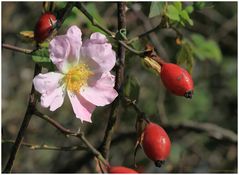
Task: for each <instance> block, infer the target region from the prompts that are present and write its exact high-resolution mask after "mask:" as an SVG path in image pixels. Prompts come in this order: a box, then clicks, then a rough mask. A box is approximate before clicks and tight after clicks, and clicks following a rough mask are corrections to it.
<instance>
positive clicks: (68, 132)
mask: <svg viewBox="0 0 239 175" xmlns="http://www.w3.org/2000/svg"><path fill="white" fill-rule="evenodd" d="M34 114H35V115H36V116H38V117H40V118H42V119H44V120H45V121H47V122H48V123H50V124H51V125H52V126H54V127H55V128H56V129H58V130H59V131H60V132H61V133H63V134H65V135H67V136H73V137H77V138H79V139H80V140H81V141H82V142H83V143H84V144H85V145H86V146H87V148H88V149H89V150H90V152H91V153H92V154H93V155H94V156H96V157H97V158H98V159H99V160H100V161H101V162H102V163H104V164H105V165H106V166H109V163H108V162H107V161H106V160H105V159H104V157H103V156H102V155H101V153H100V152H99V151H98V150H97V149H96V148H94V146H92V145H91V143H90V142H89V141H88V140H87V139H86V138H85V136H84V133H83V132H74V131H71V130H70V129H67V128H65V127H64V126H62V125H61V124H60V123H58V122H57V121H56V120H54V119H52V118H50V117H48V116H47V115H44V114H42V113H41V112H39V111H37V110H36V111H35V112H34Z"/></svg>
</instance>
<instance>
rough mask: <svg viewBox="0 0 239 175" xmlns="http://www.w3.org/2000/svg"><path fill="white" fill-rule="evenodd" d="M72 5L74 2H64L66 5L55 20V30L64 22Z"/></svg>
mask: <svg viewBox="0 0 239 175" xmlns="http://www.w3.org/2000/svg"><path fill="white" fill-rule="evenodd" d="M74 5H75V4H74V3H73V2H68V3H67V4H66V6H65V7H64V9H63V10H62V12H61V14H60V18H59V19H58V20H57V25H56V28H57V30H59V29H60V27H61V25H62V24H63V23H64V21H65V19H66V18H67V16H69V14H70V13H71V11H72V9H73V7H74Z"/></svg>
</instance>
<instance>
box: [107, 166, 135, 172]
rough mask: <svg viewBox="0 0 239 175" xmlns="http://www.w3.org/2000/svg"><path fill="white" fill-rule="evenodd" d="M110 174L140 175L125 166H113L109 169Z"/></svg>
mask: <svg viewBox="0 0 239 175" xmlns="http://www.w3.org/2000/svg"><path fill="white" fill-rule="evenodd" d="M108 173H113V174H115V173H117V174H138V172H137V171H135V170H133V169H130V168H127V167H123V166H112V167H110V168H109V170H108Z"/></svg>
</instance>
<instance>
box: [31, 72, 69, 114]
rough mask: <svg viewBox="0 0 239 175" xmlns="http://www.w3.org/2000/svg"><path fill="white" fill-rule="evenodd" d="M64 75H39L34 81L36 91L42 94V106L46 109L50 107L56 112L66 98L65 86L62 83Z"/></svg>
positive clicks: (50, 73) (54, 73)
mask: <svg viewBox="0 0 239 175" xmlns="http://www.w3.org/2000/svg"><path fill="white" fill-rule="evenodd" d="M63 76H64V75H63V74H60V73H56V72H49V73H46V74H39V75H37V76H36V77H35V78H34V79H33V84H34V87H35V89H36V90H37V91H38V92H39V93H41V94H42V96H41V105H42V106H43V107H45V108H47V107H49V106H50V110H51V111H54V110H56V109H57V108H59V107H60V106H61V105H62V104H63V102H64V97H65V92H64V91H65V88H64V84H62V83H61V81H62V78H63Z"/></svg>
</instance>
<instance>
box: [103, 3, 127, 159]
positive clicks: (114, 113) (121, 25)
mask: <svg viewBox="0 0 239 175" xmlns="http://www.w3.org/2000/svg"><path fill="white" fill-rule="evenodd" d="M117 7H118V30H119V31H120V30H122V29H125V30H126V16H125V11H126V3H125V2H119V3H117ZM117 56H118V63H119V65H118V66H117V67H116V81H115V89H116V90H117V92H118V93H119V96H120V95H121V93H122V88H121V86H122V84H123V81H124V64H125V48H124V47H123V46H122V45H121V44H119V45H118V53H117ZM119 96H118V97H117V98H116V99H115V101H114V102H113V103H112V105H111V111H110V116H109V120H108V124H107V128H106V131H105V136H104V139H103V142H102V151H101V152H102V154H103V156H104V157H105V158H106V159H107V160H108V158H109V150H110V145H111V140H112V136H113V133H114V128H115V125H116V123H117V120H118V117H119V114H118V110H119V100H120V97H119Z"/></svg>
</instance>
